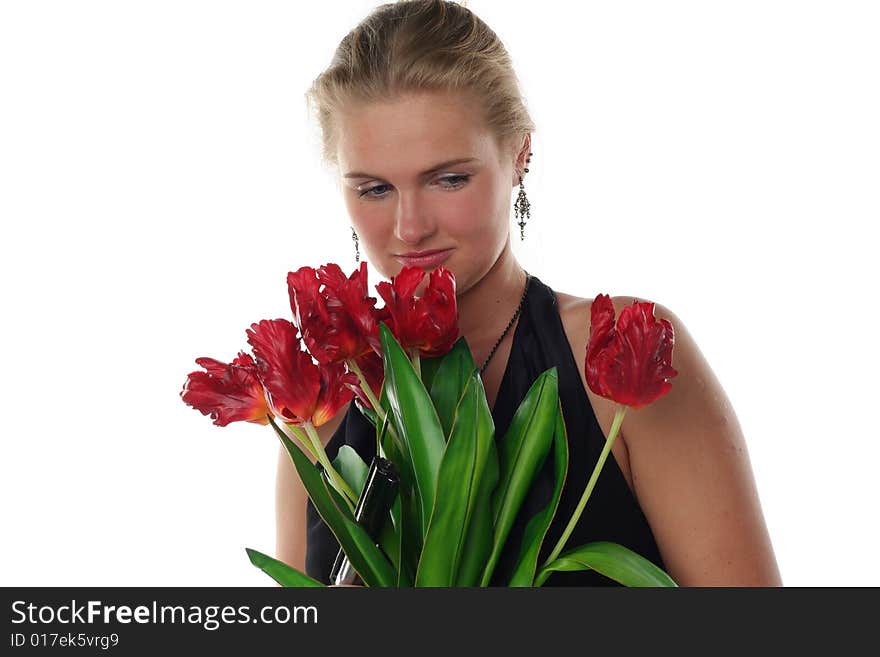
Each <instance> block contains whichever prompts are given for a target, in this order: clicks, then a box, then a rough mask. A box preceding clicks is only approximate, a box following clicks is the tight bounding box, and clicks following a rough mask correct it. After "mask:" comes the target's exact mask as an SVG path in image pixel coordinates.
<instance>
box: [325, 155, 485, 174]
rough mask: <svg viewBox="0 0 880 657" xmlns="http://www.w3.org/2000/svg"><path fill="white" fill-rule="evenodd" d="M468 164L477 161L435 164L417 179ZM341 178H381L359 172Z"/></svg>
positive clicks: (457, 160)
mask: <svg viewBox="0 0 880 657" xmlns="http://www.w3.org/2000/svg"><path fill="white" fill-rule="evenodd" d="M469 162H479V160H478V159H477V158H475V157H459V158H456V159H454V160H447V161H446V162H441V163H440V164H435V165H434V166H432V167H431V168H430V169H428V170H427V171H422V172H421V173H420V174H419V178H424V177H425V176H429V175H431V174H432V173H436V172H437V171H439V170H440V169H445V168H446V167H451V166H453V165H455V164H467V163H469ZM342 177H343V178H382V176H374V175H373V174H371V173H361V172H360V171H349V172H348V173H346V174H345V175H344V176H342Z"/></svg>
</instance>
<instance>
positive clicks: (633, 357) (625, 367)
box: [585, 294, 678, 408]
mask: <svg viewBox="0 0 880 657" xmlns="http://www.w3.org/2000/svg"><path fill="white" fill-rule="evenodd" d="M590 314H591V321H592V326H591V327H590V341H589V344H587V357H586V368H585V369H586V375H587V384H588V385H589V386H590V390H592V391H593V392H595V393H596V394H597V395H600V396H602V397H606V398H608V399H612V400H614V401H616V402H618V403H620V404H625V405H626V406H631V407H632V408H642V407H643V406H647V405H648V404H650V403H651V402H653V401H654V400H656V399H658V398H659V397H662V396H663V395H665V394H666V393H667V392H669V391H670V389H671V388H672V383H671V382H670V381H668V379H670V378H672V377H674V376H675V375H676V374H678V372H677V371H676V370H675V369H673V368H672V364H671V363H672V347H673V344H674V342H675V339H674V333H673V329H672V324H670V323H669V321H667V320H665V319H660V320H657V319H656V318H655V317H654V304H653V303H652V302H648V301H634V302H633V303H632V305H631V306H627V307H625V308H623V310H621V311H620V317H619V318H618V319H617V327H616V328H615V326H614V306H613V305H612V303H611V298H610V297H609V296H608V295H607V294H600V295H598V296H597V297H596V298H595V300H594V301H593V306H592V308H591V311H590Z"/></svg>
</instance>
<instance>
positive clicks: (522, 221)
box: [513, 153, 532, 241]
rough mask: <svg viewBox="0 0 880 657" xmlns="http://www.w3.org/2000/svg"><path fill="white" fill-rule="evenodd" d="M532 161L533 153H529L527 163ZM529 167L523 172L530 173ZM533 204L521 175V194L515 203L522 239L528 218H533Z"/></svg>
mask: <svg viewBox="0 0 880 657" xmlns="http://www.w3.org/2000/svg"><path fill="white" fill-rule="evenodd" d="M531 161H532V154H531V153H529V156H528V158H526V165H528V163H529V162H531ZM528 172H529V169H528V166H526V168H525V170H524V171H523V173H528ZM531 208H532V206H531V204H530V203H529V199H528V197H527V196H526V188H525V185H523V179H522V176H520V177H519V194H518V195H517V197H516V202H515V203H514V204H513V211H514V216H515V217H516V218H517V219H518V220H519V221H518V222H517V223H518V224H519V239H520V241H522V240H524V239H525V238H526V219H531V218H532V213H531Z"/></svg>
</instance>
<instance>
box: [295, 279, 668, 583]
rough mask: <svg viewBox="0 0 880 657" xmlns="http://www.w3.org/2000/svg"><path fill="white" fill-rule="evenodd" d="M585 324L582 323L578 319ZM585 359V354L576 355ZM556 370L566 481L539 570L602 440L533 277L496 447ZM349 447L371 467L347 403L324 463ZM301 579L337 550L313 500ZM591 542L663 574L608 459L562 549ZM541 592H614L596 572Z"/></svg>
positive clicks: (367, 434) (367, 446)
mask: <svg viewBox="0 0 880 657" xmlns="http://www.w3.org/2000/svg"><path fill="white" fill-rule="evenodd" d="M584 320H585V321H587V320H588V318H586V317H585V318H584ZM578 357H581V358H583V357H585V354H578ZM553 366H556V367H557V373H558V375H559V396H560V399H561V401H562V414H563V417H564V419H565V425H566V430H567V433H568V450H569V462H568V474H567V476H566V481H565V486H564V487H563V490H562V498H561V499H560V502H559V508H558V509H557V512H556V516H555V517H554V519H553V522H552V524H551V525H550V529H549V531H548V533H547V536H546V537H545V538H544V543H543V545H542V548H541V554H540V557H539V561H538V564H539V565H540V564H541V563H543V562H544V560H545V559H546V558H547V557H548V556H549V554H550V551H551V550H552V549H553V546H554V545H556V541H557V540H558V539H559V537H560V536H561V535H562V531H563V530H564V529H565V526H566V525H567V524H568V521H569V519H570V518H571V516H572V513H573V512H574V509H575V507H576V506H577V503H578V501H579V500H580V497H581V494H582V493H583V491H584V488H585V487H586V485H587V481H588V480H589V478H590V474H591V473H592V472H593V467H594V466H595V464H596V462H597V461H598V458H599V454H600V453H601V451H602V447H603V446H604V444H605V435H604V434H603V433H602V429H601V427H600V426H599V423H598V422H597V420H596V416H595V414H594V412H593V407H592V405H591V404H590V400H589V397H587V393H586V390H585V389H584V384H583V381H582V380H581V376H580V372H579V371H578V367H577V363H576V361H575V357H574V355H573V354H572V351H571V346H570V345H569V342H568V339H567V337H566V335H565V331H564V329H563V326H562V320H561V318H560V316H559V306H558V303H557V299H556V295H555V293H554V292H553V290H551V289H550V288H549V287H548V286H547V285H545V284H544V283H542V282H541V281H540V280H539V279H538V278H536V277H535V276H532V277H531V281H530V283H529V289H528V291H527V292H526V297H525V301H524V302H523V308H522V312H521V314H520V318H519V323H518V324H517V326H516V330H515V331H514V336H513V345H512V346H511V351H510V357H509V359H508V362H507V366H506V369H505V372H504V378H503V379H502V380H501V386H500V388H499V390H498V397H497V399H496V402H495V408H494V409H493V410H492V417H493V419H494V420H495V437H496V440H499V439H500V438H501V437H503V436H504V434H505V433H506V431H507V427H508V426H509V425H510V421H511V419H512V418H513V415H514V413H515V412H516V409H517V408H518V406H519V403H520V402H521V401H522V399H523V398H524V397H525V395H526V393H527V392H528V390H529V388H530V387H531V385H532V383H533V382H534V381H535V379H536V378H537V377H538V376H539V375H540V374H541V373H542V372H544V371H546V370H547V369H549V368H551V367H553ZM342 444H348V445H351V447H353V448H354V449H355V450H356V451H357V452H358V453H359V454H360V455H361V457H362V458H363V459H364V461H366V462H367V463H369V462H370V460H371V459H372V457H373V455H374V454H375V450H376V434H375V430H374V429H373V426H372V425H371V424H370V422H369V421H368V420H367V419H366V418H365V417H363V415H362V414H361V413H360V411H358V409H357V407H356V406H355V405H354V402H352V403H351V404H350V405H349V408H348V412H347V413H346V415H345V418H344V419H343V421H342V423H341V424H340V425H339V427H338V428H337V430H336V433H335V434H334V435H333V438H332V439H331V440H330V442H329V443H328V444H327V447H326V451H327V456H328V457H329V458H330V460H331V461H332V460H333V459H334V458H335V457H336V454H337V452H338V450H339V447H340V445H342ZM553 461H554V458H553V450H552V449H551V450H550V454H549V456H548V457H547V460H546V461H545V463H544V466H543V468H542V470H541V471H540V473H539V474H538V477H537V478H536V480H535V483H534V484H533V486H532V489H531V490H530V491H529V493H528V495H527V496H526V499H525V501H524V502H523V506H522V508H521V509H520V512H519V516H518V517H517V520H516V522H515V523H514V526H513V528H512V530H511V532H510V535H509V537H508V539H507V543H506V544H505V548H504V550H503V551H502V554H501V558H500V560H499V562H498V565H497V566H496V569H495V572H494V574H493V577H492V585H493V586H503V585H505V584H506V582H507V581H508V579H509V577H510V574H511V573H512V570H513V566H514V564H515V563H516V560H517V558H518V556H519V549H520V542H521V540H522V534H523V531H524V530H525V526H526V524H527V523H528V521H529V519H530V518H531V517H532V516H533V515H534V514H535V513H537V512H538V511H540V510H541V509H543V508H544V507H545V506H546V505H547V502H548V501H549V499H550V495H551V494H552V492H553V487H554V477H553ZM307 522H308V527H307V549H306V572H307V573H308V574H309V575H311V576H312V577H314V578H315V579H318V580H320V581H322V582H325V583H327V582H328V580H329V576H330V569H331V567H332V565H333V560H334V558H335V556H336V552H337V550H338V549H339V543H338V542H337V541H336V539H335V537H334V536H333V534H332V533H331V531H330V529H329V528H328V527H327V525H326V524H325V523H324V521H323V520H321V518H320V516H319V515H318V513H317V511H316V510H315V508H314V506H313V505H312V503H311V501H310V500H309V501H308V502H307ZM592 541H613V542H615V543H620V544H621V545H625V546H626V547H628V548H630V549H631V550H634V551H635V552H637V553H638V554H640V555H642V556H643V557H645V558H647V559H649V560H651V561H652V562H654V563H655V564H657V565H658V566H659V567H660V568H663V569H664V570H665V566H664V564H663V561H662V558H661V556H660V552H659V550H658V548H657V543H656V542H655V540H654V535H653V533H652V532H651V528H650V526H649V525H648V522H647V520H646V518H645V515H644V513H643V512H642V510H641V508H640V507H639V504H638V502H637V501H636V499H635V497H634V496H633V494H632V492H631V491H630V489H629V486H628V485H627V482H626V479H625V478H624V476H623V473H622V472H621V471H620V467H619V466H618V465H617V461H616V460H615V459H614V457H613V454H610V455H609V456H608V458H607V459H606V460H605V465H604V466H603V468H602V472H601V473H600V475H599V479H598V481H597V482H596V485H595V487H594V488H593V492H592V494H591V495H590V499H589V500H588V501H587V505H586V507H584V511H583V513H582V514H581V517H580V520H579V522H578V524H577V526H576V527H575V529H574V531H573V532H572V534H571V536H570V537H569V539H568V541H567V543H566V545H565V548H564V550H565V549H570V548H574V547H577V546H580V545H583V544H585V543H589V542H592ZM544 585H545V586H617V585H618V584H617V582H615V581H614V580H611V579H609V578H607V577H605V576H604V575H600V574H599V573H597V572H595V571H581V572H558V573H553V574H552V575H550V577H549V578H548V579H547V581H546V582H545V584H544Z"/></svg>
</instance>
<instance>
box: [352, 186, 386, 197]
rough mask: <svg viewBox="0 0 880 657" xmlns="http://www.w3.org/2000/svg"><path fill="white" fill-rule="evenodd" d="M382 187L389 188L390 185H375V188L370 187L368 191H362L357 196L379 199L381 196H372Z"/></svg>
mask: <svg viewBox="0 0 880 657" xmlns="http://www.w3.org/2000/svg"><path fill="white" fill-rule="evenodd" d="M384 187H390V185H376V186H375V187H370V188H369V189H365V190H364V191H362V192H360V193H359V194H358V196H371V197H373V198H379V197H381V196H382V195H381V194H374V193H373V192H375V191H376V190H377V189H380V190H381V189H382V188H384Z"/></svg>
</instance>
